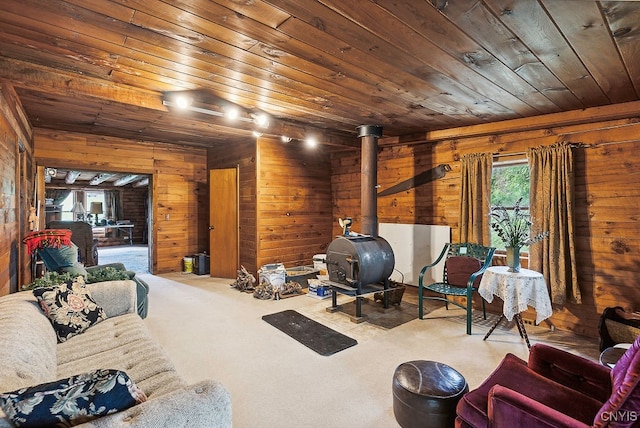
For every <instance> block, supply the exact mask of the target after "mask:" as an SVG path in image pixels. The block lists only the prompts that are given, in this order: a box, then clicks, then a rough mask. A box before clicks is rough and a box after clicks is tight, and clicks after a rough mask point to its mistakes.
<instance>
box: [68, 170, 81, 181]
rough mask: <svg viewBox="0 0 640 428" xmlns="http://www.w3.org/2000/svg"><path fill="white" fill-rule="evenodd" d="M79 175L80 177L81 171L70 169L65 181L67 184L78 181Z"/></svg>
mask: <svg viewBox="0 0 640 428" xmlns="http://www.w3.org/2000/svg"><path fill="white" fill-rule="evenodd" d="M78 177H80V171H73V170H71V171H68V172H67V175H66V176H65V177H64V182H65V183H67V184H73V183H75V182H76V179H77V178H78Z"/></svg>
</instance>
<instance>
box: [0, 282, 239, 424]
mask: <svg viewBox="0 0 640 428" xmlns="http://www.w3.org/2000/svg"><path fill="white" fill-rule="evenodd" d="M73 285H74V286H75V285H76V284H75V283H74V284H73ZM83 290H86V293H90V298H91V299H92V301H93V302H94V303H95V305H94V306H95V307H98V309H100V308H101V309H102V310H103V312H102V315H101V316H102V318H101V320H100V321H99V322H97V323H95V324H93V325H91V326H90V327H88V328H87V329H86V330H84V331H82V332H80V333H77V334H75V335H73V336H71V337H68V338H64V340H63V341H60V340H61V339H60V337H59V334H60V333H59V331H56V330H54V328H53V325H55V324H54V323H53V322H52V321H50V320H49V318H48V317H47V316H46V315H45V313H44V311H43V310H42V309H41V307H40V306H39V303H38V300H37V299H36V297H35V296H34V293H32V292H31V291H23V292H18V293H14V294H10V295H6V296H2V297H0V361H2V364H0V393H4V394H0V396H7V395H8V394H6V393H8V392H15V391H22V390H21V388H25V387H28V386H34V385H43V384H47V383H48V382H52V381H56V380H59V379H65V378H70V377H73V376H75V375H78V374H82V373H87V372H91V371H97V370H101V369H114V371H115V370H118V371H121V372H124V373H126V375H128V377H129V378H130V380H131V381H132V382H134V383H135V386H136V387H137V389H138V390H141V391H142V392H143V393H144V395H146V401H144V402H141V403H140V404H135V405H133V406H132V407H129V408H127V409H124V410H120V411H118V412H116V413H111V414H108V415H104V416H100V417H98V418H96V419H93V420H89V421H84V422H82V423H81V424H79V425H77V426H81V427H96V428H97V427H121V426H128V427H140V428H141V427H172V428H173V427H230V426H231V399H230V395H229V393H228V392H227V390H226V389H225V387H224V386H223V385H222V384H221V383H219V382H217V381H215V380H205V381H201V382H198V383H195V384H191V385H190V384H187V382H186V381H185V380H184V379H183V378H182V377H180V375H179V374H178V373H177V372H176V369H175V367H174V365H173V364H172V362H171V361H170V360H169V358H168V356H167V355H166V353H165V352H164V351H163V349H162V347H161V346H160V345H159V344H158V343H157V342H156V341H155V340H154V339H153V338H152V337H151V336H150V334H149V332H148V331H147V329H146V327H145V324H144V321H143V320H142V319H141V318H140V316H139V315H138V314H137V313H136V312H137V297H136V296H137V285H136V283H135V282H134V281H131V280H123V281H107V282H98V283H94V284H86V285H83ZM2 408H5V407H2ZM2 408H0V428H6V427H13V426H14V425H13V424H12V422H11V421H10V420H9V418H8V417H7V415H6V414H5V413H4V412H3V411H2V410H1V409H2Z"/></svg>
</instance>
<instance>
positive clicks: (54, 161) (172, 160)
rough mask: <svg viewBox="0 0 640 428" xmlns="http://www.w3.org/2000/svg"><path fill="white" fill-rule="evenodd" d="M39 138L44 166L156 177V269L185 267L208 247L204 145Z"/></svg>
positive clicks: (41, 134) (49, 134)
mask: <svg viewBox="0 0 640 428" xmlns="http://www.w3.org/2000/svg"><path fill="white" fill-rule="evenodd" d="M34 138H35V140H34V141H35V143H34V144H35V158H36V161H37V162H38V164H39V165H46V166H51V167H60V168H77V169H89V170H95V169H98V170H101V171H116V172H132V173H133V172H138V173H141V174H150V175H151V176H152V178H151V185H152V188H151V190H150V191H151V194H152V204H151V212H150V214H151V219H150V221H151V222H152V229H153V233H152V235H151V237H150V245H151V246H152V248H153V250H152V258H153V273H165V272H173V271H180V270H182V259H183V257H184V256H186V255H189V254H193V253H196V252H199V251H201V250H202V249H203V248H206V245H207V244H206V243H207V240H208V236H207V235H206V233H204V229H205V228H206V224H207V223H206V221H207V220H206V218H207V213H208V211H207V210H206V201H207V200H208V194H207V193H206V191H207V188H206V181H207V177H206V173H207V169H206V150H205V149H196V148H193V147H189V148H187V147H183V146H180V145H172V144H164V143H153V142H142V141H132V140H125V139H117V138H107V137H101V136H95V135H88V134H77V133H70V132H58V131H51V130H45V129H36V130H35V137H34ZM203 192H204V193H203Z"/></svg>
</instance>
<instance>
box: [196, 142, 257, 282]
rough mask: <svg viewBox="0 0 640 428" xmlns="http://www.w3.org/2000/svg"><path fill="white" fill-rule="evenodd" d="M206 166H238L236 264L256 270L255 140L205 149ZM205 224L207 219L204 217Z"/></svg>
mask: <svg viewBox="0 0 640 428" xmlns="http://www.w3.org/2000/svg"><path fill="white" fill-rule="evenodd" d="M207 157H208V164H207V166H208V168H209V169H214V168H235V167H238V174H239V177H238V183H239V189H238V190H239V191H238V193H239V201H238V206H239V210H240V213H239V217H240V224H239V225H238V227H239V229H240V230H239V232H240V233H239V238H240V265H242V266H244V267H245V268H246V269H247V270H248V271H249V272H253V273H254V274H255V273H256V272H257V269H258V268H257V261H256V253H257V245H256V143H255V141H252V140H247V141H245V142H242V143H238V144H232V145H230V146H229V147H225V148H224V149H209V150H208V151H207ZM206 224H207V225H208V224H209V223H208V220H207V223H206Z"/></svg>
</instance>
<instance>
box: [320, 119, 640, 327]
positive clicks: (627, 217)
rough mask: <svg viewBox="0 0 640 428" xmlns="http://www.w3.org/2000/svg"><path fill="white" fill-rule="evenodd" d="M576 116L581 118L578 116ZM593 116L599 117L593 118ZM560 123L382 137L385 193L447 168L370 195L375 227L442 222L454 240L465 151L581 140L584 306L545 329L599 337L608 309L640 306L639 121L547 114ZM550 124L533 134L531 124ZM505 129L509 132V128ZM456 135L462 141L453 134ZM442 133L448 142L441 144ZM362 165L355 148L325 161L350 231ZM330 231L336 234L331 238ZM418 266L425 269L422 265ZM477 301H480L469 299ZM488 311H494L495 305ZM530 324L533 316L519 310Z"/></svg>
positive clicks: (337, 207) (338, 211)
mask: <svg viewBox="0 0 640 428" xmlns="http://www.w3.org/2000/svg"><path fill="white" fill-rule="evenodd" d="M576 114H582V112H576ZM595 116H596V117H597V114H596V115H595ZM556 117H557V119H558V122H559V123H562V122H563V120H564V119H565V118H566V114H557V115H549V116H543V117H540V118H536V119H529V122H530V124H529V126H530V127H531V128H532V129H534V130H532V131H530V132H527V131H526V130H525V129H526V126H527V124H526V123H524V122H526V121H527V120H525V119H519V120H516V121H513V122H501V123H497V124H495V125H496V132H495V133H493V134H492V133H490V132H489V130H490V127H491V125H481V126H478V127H477V128H476V129H475V131H476V132H477V134H478V135H479V136H475V135H474V127H468V128H465V129H464V130H458V129H451V130H448V131H443V133H442V137H443V138H442V139H441V141H438V142H429V143H419V142H420V140H417V141H416V144H407V145H394V146H385V141H384V139H381V140H380V143H381V147H382V148H381V149H380V151H379V156H378V183H379V184H380V186H381V188H380V190H384V189H386V188H389V187H391V186H393V185H394V184H397V183H398V182H401V181H403V180H406V179H408V178H411V177H413V176H414V175H416V174H419V173H421V172H423V171H426V170H428V169H430V168H432V167H434V166H437V165H438V164H441V163H447V164H449V165H450V166H451V167H452V171H451V172H449V173H447V174H446V176H445V177H444V178H442V179H439V180H436V181H434V182H431V183H427V184H424V185H422V186H419V187H416V188H414V189H411V190H408V191H404V192H401V193H397V194H395V195H390V196H386V197H380V198H378V217H379V221H380V222H388V223H410V224H413V223H416V224H436V225H448V226H451V228H452V240H453V241H454V242H456V241H457V240H458V236H459V229H458V199H459V196H458V195H459V193H460V184H459V182H460V162H459V159H460V157H461V156H462V155H464V154H466V153H471V152H493V153H496V154H500V155H507V154H518V153H519V154H520V156H524V154H523V153H524V152H525V151H526V150H527V148H529V147H536V146H540V145H548V144H553V143H555V142H558V141H570V142H575V143H582V144H583V145H584V147H582V148H577V149H575V173H576V183H575V185H576V192H575V207H576V208H575V218H576V248H577V265H578V276H579V277H578V282H579V284H580V287H581V290H582V295H583V303H582V304H581V305H575V304H567V305H566V306H565V307H564V308H555V311H554V314H553V316H552V317H551V319H550V323H548V324H553V325H554V326H555V327H556V328H558V329H562V330H572V331H575V332H576V333H578V334H583V335H588V336H597V322H598V319H599V314H600V313H602V310H603V309H604V308H605V307H607V306H622V307H624V308H626V309H628V310H636V311H637V310H639V309H640V289H639V288H638V287H637V285H636V281H635V277H637V276H638V275H639V274H640V240H639V239H638V238H637V237H638V236H639V234H640V221H639V216H638V209H639V205H638V202H637V199H638V195H640V180H637V179H635V176H636V175H637V174H638V173H637V171H638V170H640V159H639V158H638V156H637V153H638V152H639V151H640V124H638V123H637V120H636V119H635V118H634V117H629V118H627V119H622V118H620V119H616V120H608V121H601V122H598V121H595V120H594V122H591V123H583V124H578V125H570V126H557V127H554V126H552V124H553V122H554V118H556ZM540 122H542V123H547V124H549V127H547V128H544V129H541V130H538V129H537V128H538V125H537V124H538V123H540ZM510 124H513V129H514V131H513V132H510V131H509V125H510ZM460 131H463V132H464V133H465V135H466V137H460V134H461V132H460ZM447 133H449V135H450V136H452V137H453V138H446V134H447ZM359 168H360V159H359V153H357V152H355V151H354V152H340V153H335V154H334V155H332V169H333V176H332V187H333V200H334V217H340V216H346V215H349V216H351V217H353V219H354V230H358V225H359V224H360V181H359ZM338 232H339V231H338V229H337V227H336V226H335V225H334V233H338ZM426 262H427V261H426V260H425V264H426ZM476 303H478V302H476ZM489 310H491V311H494V312H499V311H501V304H499V303H498V304H496V303H493V304H492V305H490V306H489ZM524 317H525V318H528V319H533V318H534V314H533V311H531V310H529V311H527V313H525V314H524Z"/></svg>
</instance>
